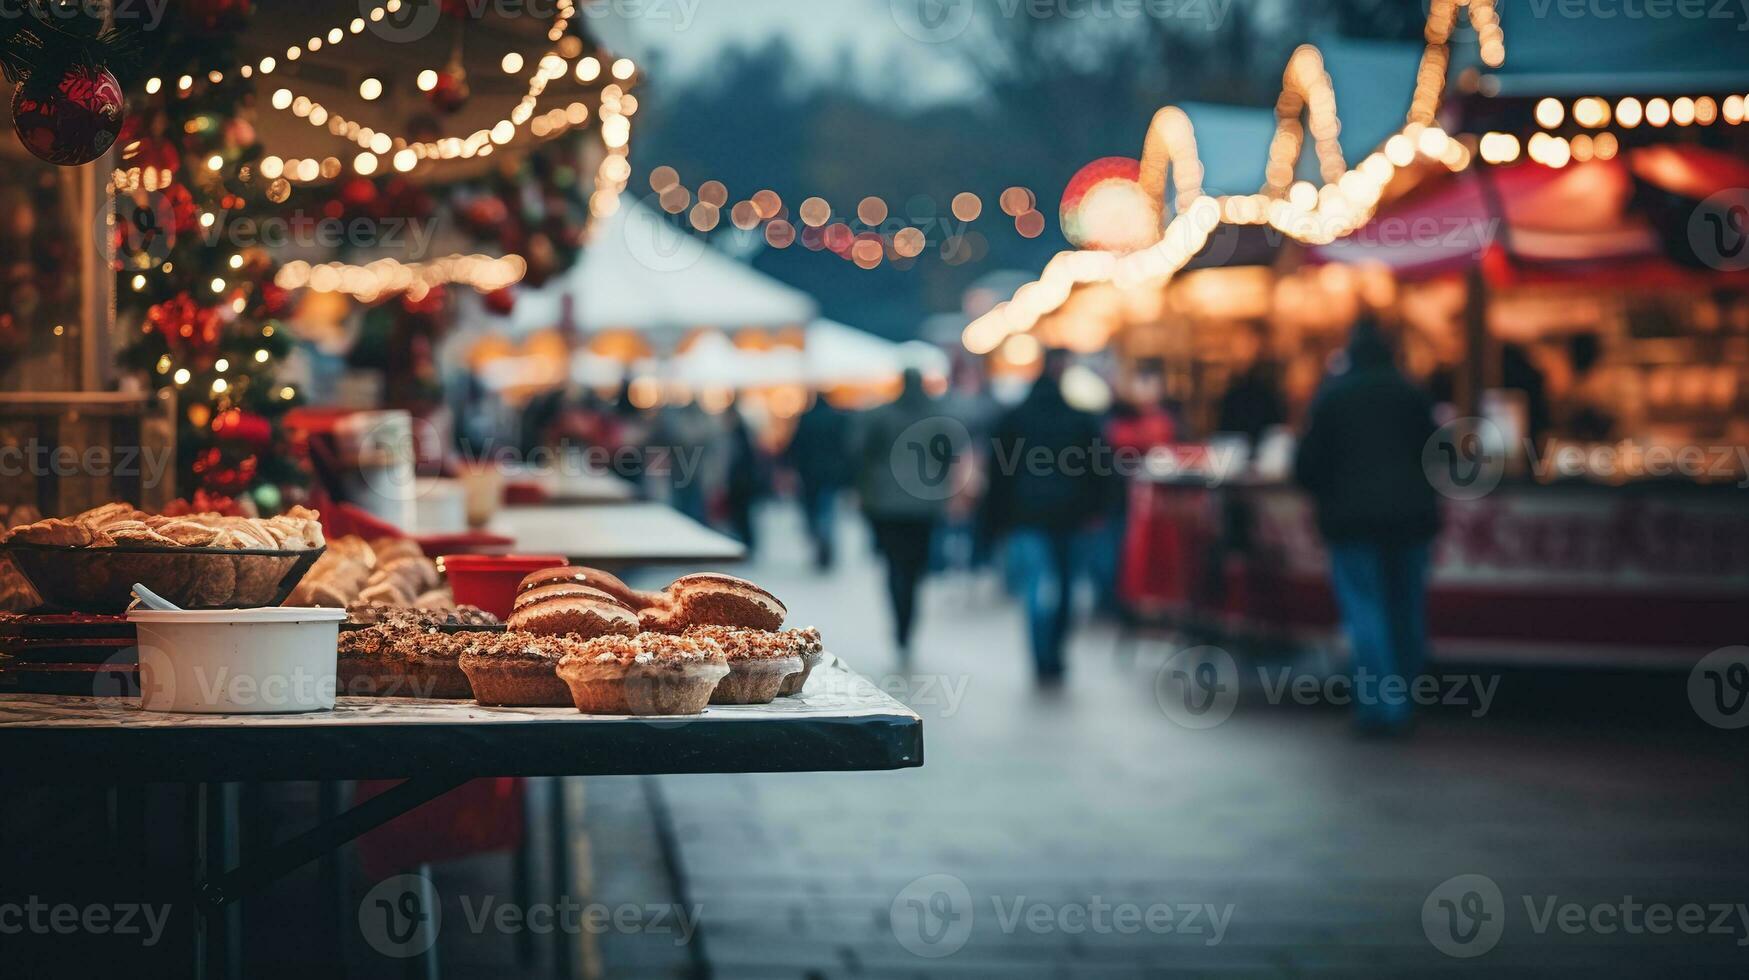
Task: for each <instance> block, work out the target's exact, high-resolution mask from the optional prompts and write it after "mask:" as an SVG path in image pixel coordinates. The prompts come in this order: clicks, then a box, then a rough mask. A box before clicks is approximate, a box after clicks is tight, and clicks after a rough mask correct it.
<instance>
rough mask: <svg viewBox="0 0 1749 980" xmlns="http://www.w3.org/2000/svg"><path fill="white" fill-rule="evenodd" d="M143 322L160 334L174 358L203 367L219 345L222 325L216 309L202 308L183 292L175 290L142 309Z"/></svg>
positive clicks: (209, 360) (210, 360)
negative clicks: (175, 293) (144, 314)
mask: <svg viewBox="0 0 1749 980" xmlns="http://www.w3.org/2000/svg"><path fill="white" fill-rule="evenodd" d="M146 322H147V323H148V324H149V325H150V326H151V327H152V328H153V329H155V330H157V331H158V332H159V333H160V334H162V335H163V336H164V343H165V345H166V346H167V347H169V348H170V350H171V352H172V353H173V354H175V355H176V357H177V359H178V360H182V361H190V360H192V361H193V362H194V365H193V366H196V367H201V368H204V367H205V366H206V365H208V364H211V363H212V361H213V358H214V356H215V355H216V352H217V351H218V347H219V329H220V327H221V326H222V323H221V321H220V313H219V311H218V310H216V309H212V308H208V307H203V306H201V305H199V304H198V303H196V302H195V301H194V300H193V298H191V297H190V296H189V295H188V294H187V293H178V294H177V295H176V296H175V298H173V299H167V300H165V301H164V302H162V303H159V304H157V305H156V306H153V307H152V308H151V309H148V310H147V311H146Z"/></svg>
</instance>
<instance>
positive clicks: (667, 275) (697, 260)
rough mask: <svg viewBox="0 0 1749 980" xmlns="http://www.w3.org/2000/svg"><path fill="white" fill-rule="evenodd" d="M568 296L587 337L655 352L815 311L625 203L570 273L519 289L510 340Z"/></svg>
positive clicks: (544, 322)
mask: <svg viewBox="0 0 1749 980" xmlns="http://www.w3.org/2000/svg"><path fill="white" fill-rule="evenodd" d="M567 294H569V295H570V296H571V297H572V304H573V311H574V312H573V317H574V318H575V321H576V325H577V326H578V327H580V328H582V329H583V330H584V331H585V332H586V333H598V332H602V331H611V330H629V331H634V332H636V333H639V334H643V335H644V336H645V337H646V338H647V339H648V342H649V343H650V346H651V347H653V348H655V349H656V350H657V351H659V352H660V351H663V350H671V349H672V348H673V346H674V345H675V344H676V343H678V342H679V341H680V339H681V338H683V337H685V336H686V335H687V334H689V333H691V332H692V331H694V330H706V329H716V330H723V331H736V330H745V329H754V328H763V329H782V328H785V327H800V326H803V325H804V324H807V323H809V322H811V321H812V320H813V319H814V317H815V316H816V314H817V312H818V308H817V307H816V305H815V303H814V300H813V299H812V298H811V297H809V296H808V295H807V294H806V293H804V292H802V291H801V290H799V289H795V288H793V287H791V286H788V285H785V284H784V283H781V282H778V281H777V280H776V279H773V278H771V277H770V276H767V275H765V274H763V273H761V272H759V271H757V270H755V269H753V268H752V267H751V266H748V265H747V264H745V263H743V262H738V261H736V260H734V259H732V258H730V257H728V256H727V255H724V254H723V253H721V252H719V251H717V250H716V249H714V248H712V247H710V245H708V244H706V243H705V242H704V241H703V240H702V239H700V238H698V237H697V236H695V235H692V234H691V233H690V232H686V231H683V230H681V229H679V228H677V227H675V226H674V225H672V224H670V223H669V222H668V221H667V220H665V219H664V218H663V216H661V215H659V214H657V213H655V212H653V211H651V210H649V209H648V208H646V207H644V206H643V205H642V204H639V203H637V202H636V201H633V200H630V199H629V198H628V199H626V200H625V201H624V202H623V203H622V205H621V206H620V209H619V211H618V212H616V213H615V214H614V215H613V216H612V217H609V218H605V219H603V220H602V221H601V223H600V224H599V225H598V226H597V228H596V229H595V234H594V236H593V238H592V240H591V241H590V243H589V245H588V246H587V247H586V248H585V249H584V250H583V257H582V258H581V259H580V260H579V261H578V263H577V265H576V266H575V267H574V268H573V269H572V270H571V271H570V272H569V273H566V274H565V275H563V276H561V277H559V278H557V279H555V280H554V281H553V282H550V283H548V284H547V285H546V286H545V287H543V288H541V289H538V290H537V289H527V288H524V289H522V290H520V291H519V293H518V295H517V301H516V310H515V313H514V314H513V316H512V318H511V319H512V322H513V324H514V332H516V333H526V332H528V331H531V330H539V329H543V328H546V327H552V326H556V325H557V324H558V323H559V321H560V318H561V316H562V302H563V301H562V297H564V296H565V295H567Z"/></svg>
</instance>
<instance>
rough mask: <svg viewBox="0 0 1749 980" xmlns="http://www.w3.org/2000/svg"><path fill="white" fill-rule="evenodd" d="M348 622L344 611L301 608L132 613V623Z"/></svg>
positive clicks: (129, 619)
mask: <svg viewBox="0 0 1749 980" xmlns="http://www.w3.org/2000/svg"><path fill="white" fill-rule="evenodd" d="M345 619H346V610H344V609H318V608H301V607H298V606H263V607H261V608H259V609H183V610H179V611H177V612H161V611H159V610H157V609H130V610H128V622H130V623H164V624H166V625H171V624H177V623H220V624H222V623H238V624H245V623H339V622H344V621H345Z"/></svg>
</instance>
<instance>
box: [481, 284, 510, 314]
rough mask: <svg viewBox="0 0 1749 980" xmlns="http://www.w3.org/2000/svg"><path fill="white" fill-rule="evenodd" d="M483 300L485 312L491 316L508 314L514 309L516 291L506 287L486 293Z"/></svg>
mask: <svg viewBox="0 0 1749 980" xmlns="http://www.w3.org/2000/svg"><path fill="white" fill-rule="evenodd" d="M484 301H485V304H486V312H487V313H490V314H492V315H493V316H509V315H510V314H511V313H513V312H515V310H516V293H515V292H513V291H512V290H510V289H508V288H505V289H495V290H493V291H492V292H489V293H487V294H486V295H485V298H484Z"/></svg>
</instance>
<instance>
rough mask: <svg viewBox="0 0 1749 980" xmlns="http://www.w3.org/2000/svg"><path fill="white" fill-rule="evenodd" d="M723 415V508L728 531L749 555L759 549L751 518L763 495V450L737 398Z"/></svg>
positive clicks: (754, 526) (764, 471) (753, 522)
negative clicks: (726, 518) (724, 454)
mask: <svg viewBox="0 0 1749 980" xmlns="http://www.w3.org/2000/svg"><path fill="white" fill-rule="evenodd" d="M723 415H724V446H725V450H726V456H727V463H728V466H727V469H726V471H725V473H724V481H723V507H724V509H725V510H726V511H727V512H728V519H729V531H730V533H732V534H733V535H734V536H735V537H736V539H738V540H739V541H740V542H741V543H742V544H744V545H746V546H747V556H748V557H749V558H751V557H752V556H753V554H754V553H755V552H756V551H758V550H759V534H758V527H757V526H756V523H755V520H754V516H755V515H754V505H756V504H757V503H759V501H760V499H761V498H762V497H764V496H765V490H766V468H765V453H764V451H763V450H761V449H760V448H759V440H758V438H757V437H756V436H754V434H753V427H752V426H750V425H748V424H747V417H746V416H745V415H743V414H741V405H740V402H739V400H736V401H734V402H731V403H730V405H729V408H728V410H727V411H726V412H724V413H723Z"/></svg>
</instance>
